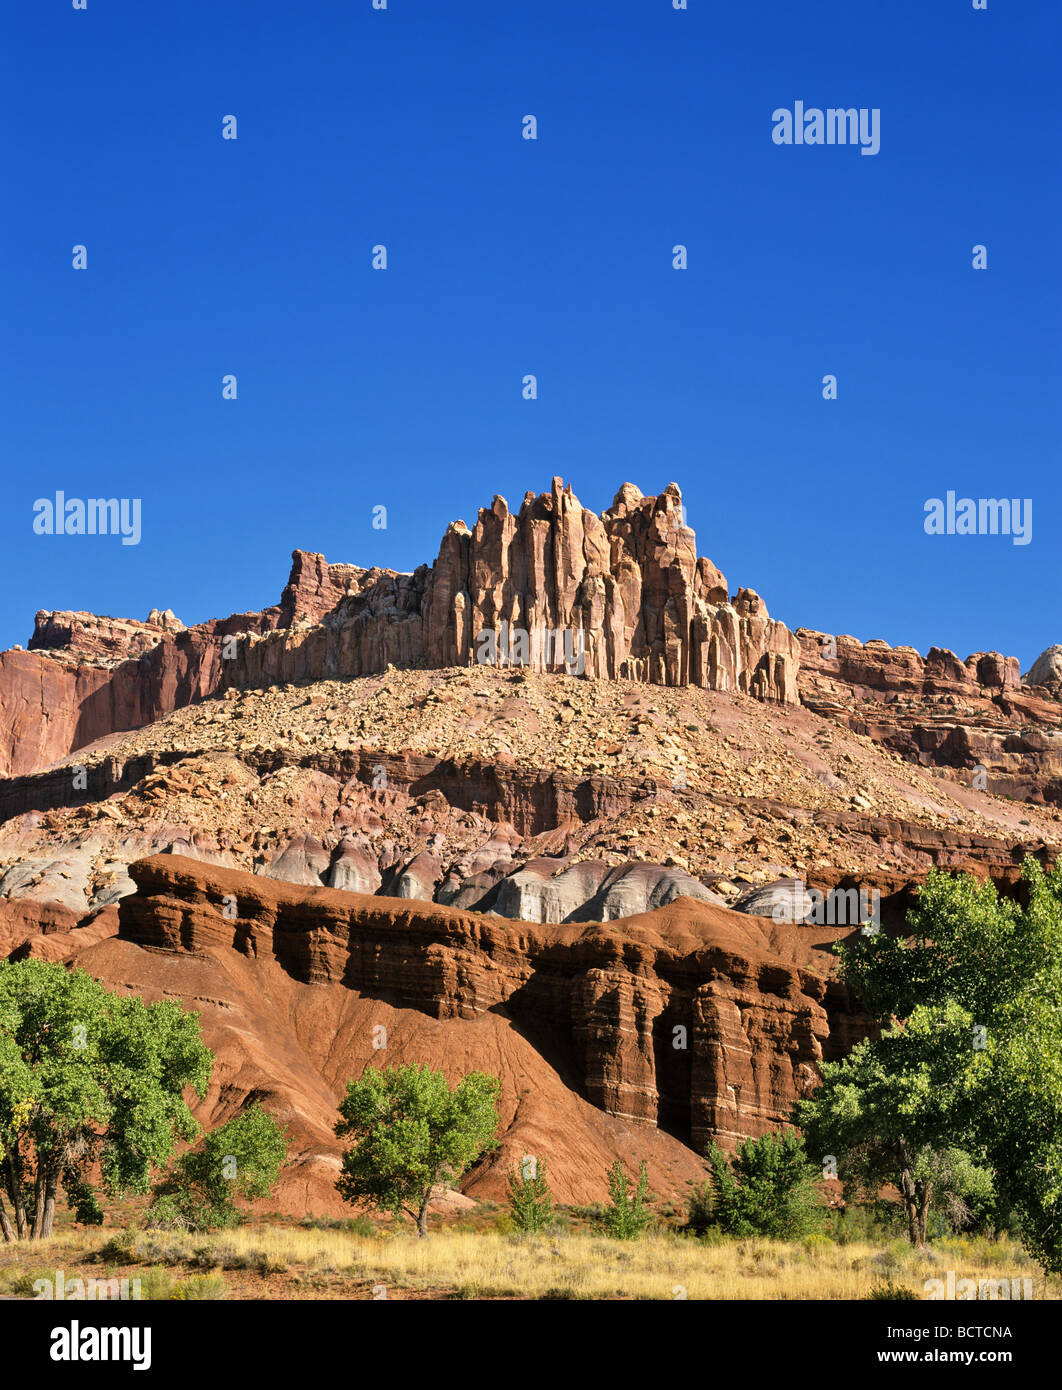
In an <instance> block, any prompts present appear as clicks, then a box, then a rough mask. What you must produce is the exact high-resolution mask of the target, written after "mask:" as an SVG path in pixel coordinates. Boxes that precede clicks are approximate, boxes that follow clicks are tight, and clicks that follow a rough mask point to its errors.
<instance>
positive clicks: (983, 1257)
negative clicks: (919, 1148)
mask: <svg viewBox="0 0 1062 1390" xmlns="http://www.w3.org/2000/svg"><path fill="white" fill-rule="evenodd" d="M111 1235H116V1236H117V1237H118V1247H117V1249H118V1253H117V1254H116V1253H115V1252H114V1251H113V1250H112V1252H111V1254H110V1256H109V1257H108V1260H107V1263H109V1264H111V1265H112V1266H117V1265H120V1266H123V1267H124V1266H125V1265H127V1264H136V1265H140V1266H145V1267H153V1266H154V1267H157V1266H159V1265H168V1266H170V1267H171V1268H174V1269H175V1272H177V1268H176V1267H179V1266H181V1265H184V1266H185V1267H186V1268H185V1271H184V1272H187V1271H190V1270H192V1269H198V1270H203V1269H207V1268H210V1267H211V1265H212V1264H214V1263H216V1264H217V1265H219V1266H220V1267H221V1268H223V1269H229V1270H238V1269H247V1270H254V1271H257V1273H258V1274H259V1275H261V1276H265V1277H264V1279H263V1283H264V1285H265V1287H264V1288H262V1290H261V1291H260V1293H258V1294H256V1295H255V1296H262V1297H280V1298H284V1297H287V1298H292V1297H294V1298H297V1297H299V1296H300V1293H299V1284H300V1283H303V1282H306V1281H309V1282H311V1283H312V1282H313V1280H314V1279H315V1278H316V1279H317V1280H318V1283H320V1279H321V1277H322V1276H327V1277H328V1281H329V1292H328V1293H327V1294H326V1295H325V1296H329V1297H337V1298H343V1297H361V1298H365V1297H371V1296H373V1289H374V1286H375V1287H376V1292H377V1296H379V1287H378V1286H381V1285H382V1286H383V1287H384V1288H385V1289H386V1291H387V1296H388V1297H402V1293H403V1291H406V1292H409V1293H420V1294H424V1293H435V1294H438V1295H441V1296H444V1297H454V1296H457V1297H463V1298H513V1297H516V1298H578V1299H613V1298H625V1299H679V1298H686V1299H818V1298H823V1299H865V1298H867V1297H868V1296H869V1295H870V1294H871V1291H872V1290H873V1289H874V1288H876V1287H879V1288H880V1287H881V1286H882V1285H887V1284H891V1285H893V1286H896V1285H899V1286H903V1287H906V1288H908V1289H910V1290H912V1291H913V1292H914V1293H915V1294H916V1295H917V1296H918V1297H919V1298H922V1297H924V1296H925V1281H926V1280H928V1279H934V1278H937V1279H944V1278H946V1276H947V1272H948V1271H949V1270H954V1271H955V1275H956V1279H957V1280H959V1279H973V1280H975V1281H977V1283H978V1284H979V1283H980V1281H981V1280H999V1279H1003V1278H1006V1279H1011V1278H1016V1279H1025V1278H1030V1279H1032V1281H1033V1296H1034V1297H1035V1298H1036V1299H1044V1298H1049V1299H1058V1298H1059V1297H1062V1280H1059V1279H1057V1278H1052V1279H1045V1277H1044V1275H1043V1273H1042V1271H1041V1270H1040V1268H1039V1266H1038V1265H1036V1264H1035V1263H1034V1262H1033V1261H1031V1260H1030V1259H1029V1257H1028V1256H1027V1255H1026V1254H1024V1252H1023V1251H1022V1250H1021V1249H1020V1247H1018V1246H1016V1245H1014V1244H1013V1243H1011V1242H1009V1241H1000V1242H994V1241H988V1240H977V1239H966V1240H964V1239H961V1238H957V1239H954V1240H951V1241H945V1242H941V1243H940V1244H938V1245H937V1246H935V1247H933V1248H932V1249H931V1250H930V1251H929V1252H928V1253H927V1254H925V1255H918V1254H917V1253H916V1252H915V1251H913V1250H911V1249H910V1248H909V1247H907V1246H906V1245H905V1244H904V1243H903V1242H900V1241H897V1242H894V1243H892V1244H889V1245H887V1246H884V1247H882V1246H876V1245H869V1244H852V1245H836V1244H833V1243H831V1242H829V1241H824V1240H823V1239H821V1238H819V1239H815V1238H812V1239H811V1240H809V1241H807V1242H795V1243H790V1244H785V1243H781V1242H775V1241H768V1240H763V1239H749V1240H736V1241H727V1242H725V1243H720V1244H714V1245H713V1244H704V1243H701V1242H698V1241H695V1240H690V1239H686V1238H683V1237H681V1236H677V1235H651V1236H646V1237H643V1238H642V1239H641V1240H637V1241H630V1242H621V1241H613V1240H608V1239H606V1238H605V1237H603V1236H598V1235H593V1234H588V1233H584V1232H580V1233H570V1234H563V1235H557V1236H544V1235H543V1236H518V1235H506V1234H503V1233H500V1232H496V1231H483V1232H471V1231H455V1230H441V1231H437V1232H433V1234H432V1235H431V1236H430V1237H429V1238H428V1239H427V1240H418V1239H417V1238H416V1236H415V1235H413V1234H406V1233H404V1232H403V1233H401V1234H395V1235H388V1236H382V1237H380V1238H373V1237H367V1236H360V1235H353V1234H350V1233H348V1232H345V1231H329V1230H323V1231H321V1230H301V1229H296V1228H290V1227H284V1226H269V1225H265V1226H263V1225H255V1226H248V1227H244V1228H242V1229H238V1230H235V1231H229V1232H221V1233H218V1234H215V1235H211V1236H195V1235H186V1234H173V1233H161V1232H132V1233H125V1234H123V1233H121V1232H106V1231H103V1232H96V1233H93V1234H89V1233H87V1232H84V1231H82V1232H76V1233H64V1234H59V1235H57V1236H55V1237H54V1238H53V1239H51V1240H49V1241H46V1242H41V1243H39V1244H37V1245H34V1246H7V1247H0V1284H3V1285H5V1286H6V1287H7V1288H11V1287H12V1286H13V1280H14V1278H16V1277H17V1274H18V1272H19V1271H22V1272H25V1271H28V1270H33V1271H41V1270H47V1269H48V1268H49V1267H52V1266H54V1267H56V1268H64V1269H65V1270H66V1272H67V1275H68V1277H69V1276H70V1275H71V1274H73V1273H74V1272H80V1273H81V1274H82V1275H83V1276H86V1275H92V1274H93V1273H96V1274H98V1275H100V1276H102V1275H103V1273H104V1270H103V1267H102V1266H101V1265H99V1264H96V1265H95V1266H92V1265H88V1266H85V1267H84V1268H80V1266H81V1263H82V1261H84V1260H86V1259H87V1258H88V1257H89V1256H90V1255H91V1254H92V1253H93V1252H97V1251H99V1250H101V1249H102V1248H103V1247H104V1246H105V1244H106V1242H107V1240H108V1238H109V1237H110V1236H111ZM123 1247H124V1251H125V1253H124V1254H123V1253H122V1252H123ZM296 1280H298V1282H296Z"/></svg>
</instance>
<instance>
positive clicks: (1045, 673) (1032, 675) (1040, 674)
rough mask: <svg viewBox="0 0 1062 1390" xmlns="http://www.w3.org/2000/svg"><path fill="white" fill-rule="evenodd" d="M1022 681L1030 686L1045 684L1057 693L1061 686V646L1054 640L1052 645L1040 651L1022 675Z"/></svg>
mask: <svg viewBox="0 0 1062 1390" xmlns="http://www.w3.org/2000/svg"><path fill="white" fill-rule="evenodd" d="M1022 682H1023V684H1025V685H1030V686H1037V685H1042V686H1046V687H1047V688H1048V689H1049V690H1051V691H1053V692H1055V693H1057V692H1058V690H1059V687H1060V686H1062V646H1059V644H1058V643H1057V642H1056V643H1055V645H1054V646H1052V647H1048V648H1047V650H1046V651H1043V652H1041V653H1040V655H1039V656H1038V657H1037V658H1036V660H1035V661H1034V662H1033V664H1032V665H1031V666H1030V667H1029V669H1028V671H1026V673H1025V675H1024V676H1022Z"/></svg>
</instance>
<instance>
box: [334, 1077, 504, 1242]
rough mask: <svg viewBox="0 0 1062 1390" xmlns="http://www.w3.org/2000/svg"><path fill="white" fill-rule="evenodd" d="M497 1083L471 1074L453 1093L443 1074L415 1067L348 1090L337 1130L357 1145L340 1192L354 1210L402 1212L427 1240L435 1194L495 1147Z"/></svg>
mask: <svg viewBox="0 0 1062 1390" xmlns="http://www.w3.org/2000/svg"><path fill="white" fill-rule="evenodd" d="M499 1089H500V1085H499V1082H498V1080H497V1078H496V1077H493V1076H486V1075H484V1074H483V1073H482V1072H475V1071H474V1072H469V1074H468V1075H467V1076H465V1077H463V1078H462V1079H461V1080H460V1081H459V1082H458V1083H457V1085H456V1086H454V1087H451V1086H450V1085H449V1083H448V1082H447V1080H446V1077H445V1076H444V1075H443V1074H442V1072H440V1071H433V1070H432V1069H431V1068H430V1067H421V1066H417V1065H415V1064H413V1065H410V1066H402V1067H387V1068H386V1069H384V1070H377V1069H376V1068H373V1067H370V1068H367V1069H366V1071H365V1072H364V1073H363V1074H362V1076H361V1077H360V1078H359V1079H358V1080H357V1081H349V1082H348V1083H347V1092H346V1095H345V1096H344V1097H343V1101H342V1103H341V1104H340V1107H339V1113H340V1115H341V1116H342V1119H341V1120H340V1121H339V1123H338V1124H337V1125H336V1127H335V1132H336V1134H337V1135H338V1136H339V1137H340V1138H350V1139H353V1140H354V1147H353V1148H351V1149H349V1150H348V1151H347V1153H346V1154H345V1155H344V1157H343V1172H342V1176H341V1177H340V1178H339V1181H338V1182H337V1183H336V1190H337V1191H338V1192H339V1194H340V1196H342V1197H344V1198H345V1199H346V1200H347V1201H348V1202H366V1203H368V1204H369V1205H370V1206H374V1207H377V1208H379V1209H381V1210H383V1211H389V1212H391V1213H392V1214H393V1215H394V1216H399V1215H401V1214H402V1213H403V1212H405V1214H406V1215H407V1216H408V1217H409V1218H410V1219H411V1220H412V1221H413V1222H414V1224H415V1225H416V1228H417V1233H418V1234H419V1235H420V1236H422V1237H423V1236H426V1235H427V1234H428V1202H429V1200H430V1198H431V1191H432V1188H433V1187H434V1186H436V1185H437V1184H440V1183H446V1184H452V1183H456V1182H457V1181H458V1180H459V1179H460V1177H461V1176H462V1174H464V1173H465V1172H467V1171H468V1169H469V1168H470V1167H471V1166H472V1164H473V1163H474V1162H475V1161H476V1159H477V1158H479V1157H480V1155H481V1154H483V1153H484V1152H485V1150H486V1149H488V1148H490V1147H493V1141H494V1136H495V1134H496V1133H497V1130H498V1110H497V1100H498V1092H499Z"/></svg>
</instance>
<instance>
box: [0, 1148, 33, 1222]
mask: <svg viewBox="0 0 1062 1390" xmlns="http://www.w3.org/2000/svg"><path fill="white" fill-rule="evenodd" d="M21 1176H22V1175H21V1173H20V1171H19V1165H18V1164H17V1163H16V1161H15V1155H14V1153H12V1152H11V1151H10V1150H9V1151H8V1154H7V1156H6V1158H5V1159H4V1181H5V1182H6V1183H7V1195H8V1196H9V1197H10V1198H11V1205H12V1207H13V1208H14V1211H15V1225H16V1226H17V1228H18V1238H19V1240H25V1239H26V1236H27V1235H28V1234H29V1232H28V1223H27V1221H26V1205H25V1203H24V1202H23V1200H22V1183H21V1181H20V1179H21Z"/></svg>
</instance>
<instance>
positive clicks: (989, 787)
mask: <svg viewBox="0 0 1062 1390" xmlns="http://www.w3.org/2000/svg"><path fill="white" fill-rule="evenodd" d="M796 635H797V638H798V639H799V642H800V648H801V664H800V695H801V700H802V702H803V704H805V705H806V706H807V707H808V708H809V709H811V710H814V711H815V713H817V714H820V715H823V716H824V717H826V718H829V719H832V720H835V721H837V722H840V723H844V724H846V725H847V726H848V727H849V728H850V729H852V730H853V731H854V732H856V733H860V734H866V735H868V736H869V737H870V738H872V739H874V741H875V742H876V743H879V744H881V745H883V746H884V747H885V748H887V749H891V750H893V751H894V752H896V753H899V754H900V755H901V756H902V757H904V758H906V759H907V760H908V761H910V762H914V763H920V764H922V765H930V766H937V767H945V768H954V769H961V770H963V771H964V772H965V773H966V774H967V776H968V778H969V785H971V786H974V787H976V788H977V789H979V790H983V791H989V792H993V793H995V794H997V795H1002V796H1008V797H1013V798H1015V799H1017V800H1021V801H1031V802H1034V803H1037V804H1048V805H1055V806H1057V805H1062V738H1060V737H1058V735H1057V730H1058V725H1059V719H1060V714H1062V708H1060V704H1059V695H1060V694H1062V685H1059V684H1057V683H1054V681H1053V678H1052V672H1054V671H1055V670H1056V669H1062V661H1060V660H1059V657H1058V656H1057V655H1053V654H1056V653H1058V652H1060V651H1062V649H1060V648H1049V649H1048V650H1047V651H1046V652H1044V653H1043V655H1042V656H1041V657H1040V658H1039V659H1038V660H1037V662H1036V663H1035V664H1034V666H1033V667H1032V669H1031V670H1030V671H1029V672H1028V673H1027V674H1026V675H1025V676H1024V677H1022V676H1021V675H1020V673H1019V669H1018V661H1017V658H1015V657H1012V656H1001V655H1000V653H999V652H975V653H974V654H973V655H972V656H968V657H967V658H966V660H965V661H961V660H960V659H959V658H958V657H957V656H956V655H955V653H954V652H951V651H948V650H946V649H945V648H943V647H931V648H930V650H929V652H928V653H927V654H926V656H925V657H922V656H920V655H919V653H918V652H917V651H915V649H914V648H913V647H890V646H889V645H888V643H886V642H882V641H871V642H866V643H862V642H857V641H856V640H855V638H854V637H845V636H841V637H829V636H828V635H827V634H825V633H821V632H813V631H811V630H808V629H805V628H799V629H798V630H797V634H796ZM975 778H976V781H975V780H974V779H975Z"/></svg>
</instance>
